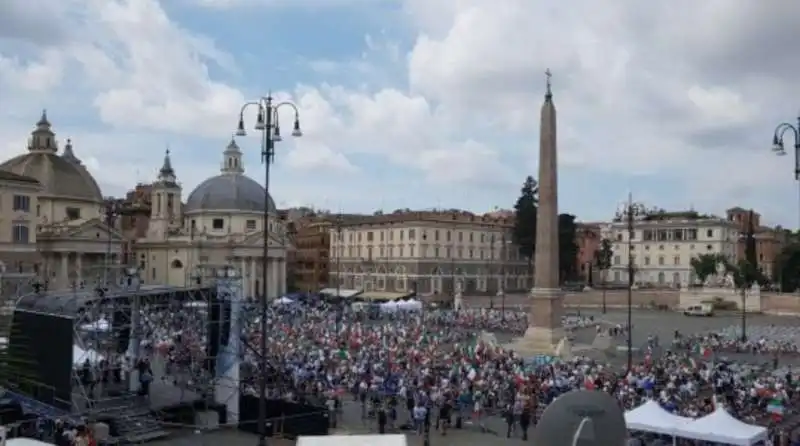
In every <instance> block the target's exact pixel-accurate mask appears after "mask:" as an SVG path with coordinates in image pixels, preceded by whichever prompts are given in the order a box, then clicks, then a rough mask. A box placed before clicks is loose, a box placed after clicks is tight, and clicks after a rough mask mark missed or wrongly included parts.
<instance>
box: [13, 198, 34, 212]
mask: <svg viewBox="0 0 800 446" xmlns="http://www.w3.org/2000/svg"><path fill="white" fill-rule="evenodd" d="M14 210H15V211H19V212H30V211H31V197H29V196H27V195H14Z"/></svg>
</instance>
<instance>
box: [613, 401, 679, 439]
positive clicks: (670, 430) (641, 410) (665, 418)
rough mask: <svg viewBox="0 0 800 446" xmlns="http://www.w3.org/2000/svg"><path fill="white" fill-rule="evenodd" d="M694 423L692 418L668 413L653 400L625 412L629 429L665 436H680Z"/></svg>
mask: <svg viewBox="0 0 800 446" xmlns="http://www.w3.org/2000/svg"><path fill="white" fill-rule="evenodd" d="M692 421H693V420H692V419H691V418H686V417H681V416H678V415H673V414H671V413H669V412H667V411H666V410H665V409H664V408H663V407H661V405H660V404H658V403H657V402H655V401H653V400H650V401H648V402H646V403H644V404H642V405H641V406H639V407H637V408H635V409H632V410H629V411H627V412H625V424H626V425H627V427H628V429H630V430H634V431H643V432H652V433H656V434H663V435H673V436H675V435H678V436H680V435H679V433H678V432H679V429H680V428H681V427H682V426H685V425H686V424H687V423H691V422H692Z"/></svg>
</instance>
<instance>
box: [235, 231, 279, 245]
mask: <svg viewBox="0 0 800 446" xmlns="http://www.w3.org/2000/svg"><path fill="white" fill-rule="evenodd" d="M242 245H243V246H248V247H257V246H264V233H263V232H254V233H252V234H249V235H247V236H246V237H245V238H244V240H243V241H242ZM289 245H290V243H289V239H288V238H286V237H284V236H282V235H280V234H275V233H270V234H269V247H270V248H289V247H290V246H289Z"/></svg>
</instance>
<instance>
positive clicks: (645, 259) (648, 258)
mask: <svg viewBox="0 0 800 446" xmlns="http://www.w3.org/2000/svg"><path fill="white" fill-rule="evenodd" d="M644 264H645V265H649V264H650V257H648V256H645V258H644Z"/></svg>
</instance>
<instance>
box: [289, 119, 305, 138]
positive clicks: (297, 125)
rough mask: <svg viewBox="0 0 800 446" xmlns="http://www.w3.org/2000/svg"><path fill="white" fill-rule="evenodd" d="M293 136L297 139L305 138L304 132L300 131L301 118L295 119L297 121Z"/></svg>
mask: <svg viewBox="0 0 800 446" xmlns="http://www.w3.org/2000/svg"><path fill="white" fill-rule="evenodd" d="M292 136H294V137H295V138H299V137H301V136H303V131H302V130H300V119H299V118H295V120H294V130H292Z"/></svg>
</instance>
